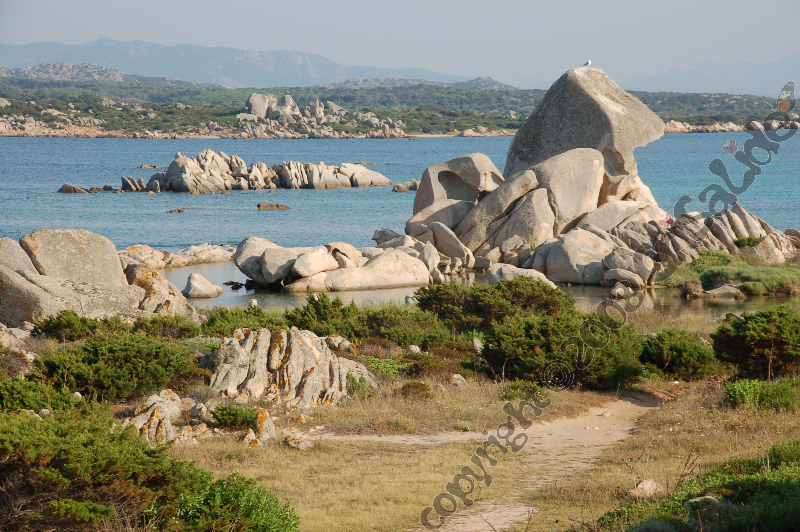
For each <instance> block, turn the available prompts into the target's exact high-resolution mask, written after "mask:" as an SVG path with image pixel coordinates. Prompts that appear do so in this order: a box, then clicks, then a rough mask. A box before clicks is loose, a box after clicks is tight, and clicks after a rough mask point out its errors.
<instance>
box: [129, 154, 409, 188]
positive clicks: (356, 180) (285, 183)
mask: <svg viewBox="0 0 800 532" xmlns="http://www.w3.org/2000/svg"><path fill="white" fill-rule="evenodd" d="M390 185H393V183H392V182H391V181H390V180H389V179H387V178H386V177H385V176H384V175H382V174H380V173H378V172H375V171H373V170H369V169H367V168H365V167H364V166H362V165H360V164H350V163H342V164H341V165H340V166H327V165H326V164H325V163H319V164H311V163H305V164H304V163H300V162H296V161H288V162H287V161H284V162H283V163H279V164H275V165H273V166H268V165H266V164H264V163H261V162H258V163H253V164H251V165H250V166H249V167H248V166H247V164H246V163H245V162H244V160H243V159H242V158H241V157H238V156H236V155H232V156H229V155H227V154H225V153H224V152H219V153H217V152H214V151H213V150H210V149H207V150H205V151H204V152H202V153H200V154H198V155H197V156H196V157H187V156H185V155H184V154H182V153H180V152H179V153H177V154H176V155H175V159H174V160H173V161H172V163H170V165H169V166H168V167H167V169H166V171H164V172H157V173H155V174H153V176H152V177H151V178H150V181H149V183H147V184H145V183H144V181H143V180H142V182H141V183H137V182H135V181H134V180H132V179H129V178H125V177H123V178H122V189H123V190H126V191H131V192H137V191H145V190H147V191H153V192H188V193H191V194H209V193H216V192H224V191H228V190H265V189H274V188H289V189H296V188H317V189H319V188H349V187H374V186H390Z"/></svg>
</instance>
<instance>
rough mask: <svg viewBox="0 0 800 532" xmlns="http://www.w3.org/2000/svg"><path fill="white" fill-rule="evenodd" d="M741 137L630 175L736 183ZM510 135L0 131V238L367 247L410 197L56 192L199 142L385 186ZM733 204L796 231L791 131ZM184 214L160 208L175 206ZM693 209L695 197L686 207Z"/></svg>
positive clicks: (386, 192) (688, 188)
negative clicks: (195, 136) (730, 148)
mask: <svg viewBox="0 0 800 532" xmlns="http://www.w3.org/2000/svg"><path fill="white" fill-rule="evenodd" d="M747 138H749V136H748V135H746V134H745V133H719V134H690V135H666V136H664V137H663V138H662V139H660V140H658V141H656V142H654V143H653V144H650V145H649V146H646V147H644V148H638V149H637V150H636V159H637V162H638V165H639V173H640V175H641V176H642V179H643V180H644V182H645V183H646V184H647V185H648V186H650V188H651V189H652V191H653V194H654V195H655V197H656V199H657V200H658V202H659V204H660V205H661V206H662V208H664V209H666V210H668V211H672V206H673V205H674V203H675V201H676V200H677V199H678V198H679V197H680V196H682V195H690V196H692V197H694V198H696V197H697V195H698V194H699V192H700V191H701V190H702V189H703V188H705V187H706V186H707V185H708V184H711V183H720V180H719V178H717V177H716V176H714V175H713V174H711V173H710V172H709V171H708V168H707V167H708V163H709V162H710V161H711V160H712V159H714V158H715V157H720V158H722V159H723V160H724V161H725V162H726V164H727V166H728V170H729V172H730V175H731V178H732V179H733V181H734V182H735V183H740V182H741V180H742V173H743V168H744V167H743V166H741V165H740V164H738V163H737V162H736V161H735V160H734V159H733V157H732V156H729V155H727V154H725V153H724V152H723V151H722V149H721V148H722V146H723V145H725V144H726V143H727V141H728V140H729V139H734V140H735V141H736V142H737V144H738V145H740V146H741V145H742V144H743V142H744V140H746V139H747ZM510 143H511V137H499V138H427V139H414V140H405V139H404V140H225V139H221V140H220V139H212V140H133V139H36V138H34V139H29V138H0V236H8V237H11V238H19V237H20V236H22V235H24V234H27V233H30V232H31V231H35V230H37V229H45V228H55V227H70V228H82V229H88V230H91V231H95V232H98V233H101V234H103V235H105V236H107V237H109V238H110V239H111V240H112V241H113V242H114V243H115V244H116V245H117V247H119V248H120V249H121V248H123V247H126V246H129V245H131V244H138V243H145V244H149V245H152V246H154V247H156V248H162V249H171V250H175V249H179V248H182V247H186V246H189V245H192V244H197V243H200V242H213V243H223V242H231V243H236V242H239V241H240V240H241V239H243V238H245V237H247V236H251V235H255V236H262V237H265V238H268V239H270V240H272V241H274V242H276V243H278V244H282V245H286V246H305V245H318V244H323V243H327V242H330V241H333V240H343V241H346V242H350V243H352V244H354V245H357V246H365V245H370V244H371V243H372V241H371V240H370V237H371V236H372V233H373V232H374V230H375V229H376V228H378V227H389V228H393V229H394V230H396V231H398V232H402V229H403V227H404V224H405V221H406V220H407V219H408V218H409V217H410V216H411V206H412V204H413V201H414V196H413V193H409V194H398V193H392V192H391V190H390V189H389V188H387V187H378V188H370V189H338V190H277V191H275V192H274V193H272V194H268V193H267V192H249V193H243V192H239V191H234V192H233V193H231V195H229V196H223V195H215V196H191V195H187V194H174V193H166V194H159V195H156V196H146V195H144V194H130V193H129V194H90V195H89V194H86V195H84V194H78V195H73V194H58V193H57V192H56V190H58V188H59V187H60V186H61V185H62V184H63V183H65V182H69V183H72V184H74V185H78V186H83V187H90V186H102V185H103V184H106V183H109V184H112V185H114V186H115V187H119V186H120V181H119V176H120V175H123V174H124V175H133V176H134V177H143V178H145V180H147V179H148V178H149V176H150V175H152V173H153V172H154V171H153V170H137V169H136V167H137V166H139V165H141V164H145V163H149V164H157V165H159V166H161V167H162V168H163V167H165V166H166V165H168V164H169V162H170V161H171V160H172V158H173V156H174V154H175V152H177V151H182V152H183V153H185V154H187V155H195V154H197V153H198V152H200V151H202V150H204V149H205V148H211V149H214V150H217V151H218V150H222V151H224V152H226V153H228V154H236V155H239V156H241V157H242V158H244V160H245V161H246V162H247V163H248V164H249V163H252V162H258V161H262V162H265V163H267V164H274V163H276V162H281V161H286V160H299V161H303V162H318V161H324V162H326V163H328V164H339V163H342V162H358V161H365V162H370V163H375V166H370V168H372V169H375V170H377V171H379V172H381V173H383V174H385V175H386V176H387V177H389V178H390V179H392V180H393V181H395V182H401V181H405V180H407V179H411V178H419V177H421V176H422V172H423V171H424V170H425V168H427V167H428V166H431V165H433V164H437V163H439V162H442V161H445V160H448V159H451V158H453V157H457V156H459V155H463V154H466V153H470V152H476V151H477V152H483V153H485V154H486V155H488V156H489V157H491V158H492V160H493V161H494V162H495V163H496V164H497V166H498V167H499V168H500V169H502V168H503V166H504V164H505V155H506V152H507V151H508V146H509V145H510ZM265 200H268V201H273V202H281V203H285V204H287V205H289V206H291V207H292V210H289V211H267V212H259V211H257V210H256V205H257V204H258V203H259V202H260V201H265ZM740 201H741V202H742V204H743V205H744V206H745V207H746V208H747V209H749V210H751V211H753V212H755V213H756V214H757V215H759V216H761V217H762V218H764V219H765V220H767V221H768V222H769V223H771V224H772V225H774V226H776V227H778V228H780V229H785V228H787V227H797V226H800V135H797V136H796V137H795V138H792V139H790V140H788V141H786V142H784V143H782V145H781V148H780V152H779V154H778V155H776V156H774V157H773V162H772V164H770V165H769V166H766V167H765V168H764V171H763V174H762V175H760V176H758V177H757V179H756V182H755V183H754V184H753V186H751V187H750V189H749V190H747V191H746V192H745V193H744V194H743V195H741V196H740ZM178 207H179V208H183V209H186V210H187V213H186V214H166V211H168V210H170V209H174V208H178ZM692 208H699V203H698V202H697V201H695V203H693V204H691V205H689V207H688V210H692Z"/></svg>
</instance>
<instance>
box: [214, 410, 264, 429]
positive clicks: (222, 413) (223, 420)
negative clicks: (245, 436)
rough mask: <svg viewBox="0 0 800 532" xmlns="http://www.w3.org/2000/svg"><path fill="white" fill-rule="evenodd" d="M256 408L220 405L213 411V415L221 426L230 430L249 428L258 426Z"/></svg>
mask: <svg viewBox="0 0 800 532" xmlns="http://www.w3.org/2000/svg"><path fill="white" fill-rule="evenodd" d="M256 412H258V411H257V410H256V409H255V408H247V407H244V406H237V405H218V406H216V407H215V408H214V410H212V411H211V415H213V416H214V418H215V419H216V420H217V422H218V423H219V426H220V427H222V428H224V429H230V430H247V429H255V428H256Z"/></svg>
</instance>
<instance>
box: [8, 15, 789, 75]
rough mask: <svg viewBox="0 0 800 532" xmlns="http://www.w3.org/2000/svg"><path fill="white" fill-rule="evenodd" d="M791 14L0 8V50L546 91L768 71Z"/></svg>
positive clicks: (784, 43)
mask: <svg viewBox="0 0 800 532" xmlns="http://www.w3.org/2000/svg"><path fill="white" fill-rule="evenodd" d="M798 15H800V1H798V0H771V1H770V2H769V3H766V4H765V3H761V2H756V1H754V0H750V1H743V0H724V1H718V0H666V1H665V0H661V1H652V0H593V1H570V0H560V1H546V2H544V1H538V0H491V1H485V0H484V1H477V0H403V1H394V0H339V1H331V0H292V1H290V2H287V1H285V0H282V1H280V2H277V1H273V0H258V1H252V0H225V1H217V0H136V1H133V0H129V1H126V2H120V1H116V0H70V1H64V0H0V43H3V44H27V43H32V42H38V41H57V42H62V43H67V44H80V43H84V42H88V41H93V40H96V39H97V38H98V37H99V36H100V35H103V36H104V37H108V38H111V39H114V40H118V41H131V40H136V39H138V40H142V41H148V42H154V43H159V44H167V45H175V44H197V45H201V46H230V47H233V48H239V49H245V50H260V51H268V50H299V51H302V52H306V53H314V54H319V55H322V56H324V57H326V58H328V59H331V60H333V61H336V62H337V63H340V64H343V65H368V66H375V67H384V68H427V69H430V70H434V71H437V72H440V73H444V74H455V75H461V76H467V77H470V78H472V77H477V76H489V77H492V78H494V79H497V80H499V81H503V82H506V83H511V84H513V85H517V86H539V85H542V86H547V85H549V84H550V83H551V82H552V81H553V80H554V79H556V78H557V77H558V76H559V75H560V74H561V73H563V72H564V71H565V70H567V69H569V68H572V67H574V66H580V65H582V64H583V63H584V62H586V61H587V60H589V59H591V60H592V65H593V66H597V67H598V68H602V69H603V70H604V71H605V72H606V73H607V74H609V75H610V76H611V77H612V78H614V79H617V80H626V79H629V78H632V77H635V76H642V75H650V74H657V73H661V72H666V71H667V70H669V69H671V68H673V67H676V66H677V67H679V68H682V69H691V68H694V66H695V65H696V64H697V62H715V63H722V64H732V63H736V62H740V61H743V62H753V63H770V62H772V61H775V60H777V59H780V58H782V57H785V56H787V55H789V54H791V53H794V52H798V51H800V39H794V38H789V36H790V35H792V31H793V29H792V28H793V27H796V22H797V21H798V19H800V17H798ZM781 26H783V27H784V30H780V27H781ZM782 35H783V36H785V37H782Z"/></svg>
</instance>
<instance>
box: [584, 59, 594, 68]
mask: <svg viewBox="0 0 800 532" xmlns="http://www.w3.org/2000/svg"><path fill="white" fill-rule="evenodd" d="M583 66H585V67H586V66H592V60H591V59H589V60H588V61H586V63H584V64H583Z"/></svg>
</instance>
